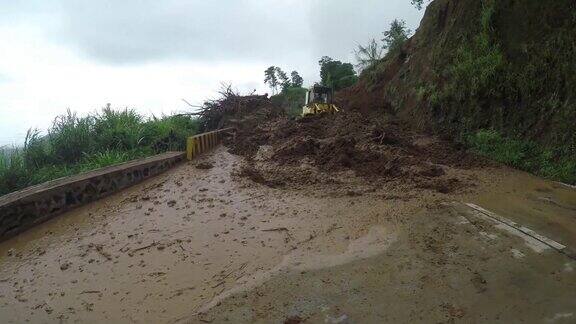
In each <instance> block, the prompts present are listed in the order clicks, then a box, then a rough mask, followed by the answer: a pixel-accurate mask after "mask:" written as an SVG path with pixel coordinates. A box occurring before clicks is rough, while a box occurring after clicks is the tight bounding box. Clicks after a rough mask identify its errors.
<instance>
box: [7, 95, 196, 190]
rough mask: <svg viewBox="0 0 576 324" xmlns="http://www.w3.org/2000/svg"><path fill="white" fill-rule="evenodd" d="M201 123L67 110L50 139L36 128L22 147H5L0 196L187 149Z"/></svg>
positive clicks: (118, 112)
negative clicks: (48, 182) (81, 173)
mask: <svg viewBox="0 0 576 324" xmlns="http://www.w3.org/2000/svg"><path fill="white" fill-rule="evenodd" d="M198 126H199V122H198V121H197V120H196V119H194V118H191V117H189V116H185V115H174V116H161V117H155V116H153V117H151V118H146V117H144V116H142V115H140V114H138V113H137V112H136V111H134V110H131V109H122V110H115V109H113V108H112V107H110V105H108V106H107V107H106V108H104V109H102V110H101V111H100V112H96V113H92V114H89V115H87V116H78V115H77V114H76V113H73V112H71V111H70V110H68V111H67V112H66V114H64V115H61V116H58V117H57V118H55V120H54V122H53V123H52V126H51V127H50V128H49V129H48V131H47V134H46V135H42V134H41V133H40V131H38V130H37V129H31V130H29V131H28V133H27V135H26V140H25V143H24V146H23V147H20V148H4V149H2V148H0V195H4V194H7V193H10V192H13V191H16V190H19V189H22V188H25V187H27V186H31V185H34V184H38V183H42V182H45V181H49V180H53V179H56V178H60V177H64V176H69V175H73V174H77V173H80V172H86V171H90V170H93V169H97V168H101V167H105V166H109V165H113V164H118V163H122V162H125V161H129V160H132V159H136V158H140V157H145V156H150V155H153V154H157V153H161V152H165V151H177V150H184V148H185V144H186V137H188V136H190V135H193V134H195V133H196V132H197V130H198Z"/></svg>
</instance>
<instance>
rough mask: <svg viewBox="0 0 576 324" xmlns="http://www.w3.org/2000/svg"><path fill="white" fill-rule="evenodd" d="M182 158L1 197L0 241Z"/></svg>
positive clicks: (171, 156) (168, 156) (173, 155)
mask: <svg viewBox="0 0 576 324" xmlns="http://www.w3.org/2000/svg"><path fill="white" fill-rule="evenodd" d="M184 159H185V153H184V152H168V153H164V154H160V155H156V156H152V157H148V158H144V159H139V160H134V161H130V162H127V163H122V164H118V165H113V166H109V167H105V168H101V169H98V170H94V171H90V172H87V173H82V174H78V175H74V176H71V177H66V178H61V179H56V180H53V181H49V182H45V183H42V184H39V185H36V186H32V187H28V188H26V189H23V190H20V191H16V192H13V193H10V194H7V195H5V196H2V197H0V241H3V240H5V239H8V238H10V237H12V236H14V235H16V234H18V233H20V232H22V231H25V230H26V229H28V228H31V227H33V226H34V225H36V224H39V223H41V222H44V221H46V220H48V219H51V218H53V217H55V216H57V215H59V214H62V213H64V212H66V211H69V210H71V209H74V208H76V207H79V206H81V205H84V204H86V203H89V202H92V201H95V200H98V199H100V198H103V197H106V196H108V195H111V194H113V193H115V192H118V191H119V190H122V189H124V188H127V187H129V186H132V185H134V184H136V183H138V182H141V181H143V180H144V179H147V178H150V177H153V176H155V175H157V174H159V173H162V172H164V171H166V170H168V169H170V168H171V167H173V166H174V165H176V164H177V163H179V162H182V161H184Z"/></svg>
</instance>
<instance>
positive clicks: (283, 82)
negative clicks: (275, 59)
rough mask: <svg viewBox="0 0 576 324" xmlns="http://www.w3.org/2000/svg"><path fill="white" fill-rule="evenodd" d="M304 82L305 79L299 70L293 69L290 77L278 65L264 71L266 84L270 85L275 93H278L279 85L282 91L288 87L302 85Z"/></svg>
mask: <svg viewBox="0 0 576 324" xmlns="http://www.w3.org/2000/svg"><path fill="white" fill-rule="evenodd" d="M303 83H304V80H303V79H302V77H301V76H300V74H298V72H297V71H292V72H291V73H290V78H288V75H287V74H286V72H284V71H282V69H281V68H279V67H277V66H270V67H269V68H267V69H266V70H265V71H264V84H266V85H268V86H269V87H270V89H271V90H272V94H273V95H274V94H276V93H278V87H280V88H281V91H285V90H286V89H288V88H299V87H302V84H303Z"/></svg>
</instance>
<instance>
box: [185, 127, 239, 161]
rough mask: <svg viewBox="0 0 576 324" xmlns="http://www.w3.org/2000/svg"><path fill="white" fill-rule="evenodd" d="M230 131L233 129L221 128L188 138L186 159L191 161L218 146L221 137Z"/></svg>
mask: <svg viewBox="0 0 576 324" xmlns="http://www.w3.org/2000/svg"><path fill="white" fill-rule="evenodd" d="M231 130H233V128H223V129H219V130H215V131H212V132H207V133H202V134H198V135H194V136H192V137H188V140H187V141H186V158H188V160H192V159H193V158H195V157H196V156H198V155H200V154H202V153H204V152H207V151H209V150H210V149H212V148H214V147H216V146H217V145H218V144H220V141H221V140H222V135H223V134H224V133H225V132H229V131H231Z"/></svg>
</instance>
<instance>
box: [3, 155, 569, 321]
mask: <svg viewBox="0 0 576 324" xmlns="http://www.w3.org/2000/svg"><path fill="white" fill-rule="evenodd" d="M202 162H211V163H212V164H213V168H209V169H205V168H197V167H196V166H197V165H198V164H200V163H202ZM241 163H242V161H241V160H240V158H238V157H236V156H233V155H230V154H228V153H227V152H226V151H225V149H223V148H219V149H217V150H216V151H215V152H214V153H212V154H209V155H207V156H205V157H203V158H202V159H201V160H199V161H198V162H195V163H188V164H183V165H181V166H179V167H177V168H175V169H173V170H171V171H169V172H168V173H166V174H164V175H161V176H159V177H157V178H154V179H151V180H149V181H147V182H145V183H142V184H140V185H138V186H135V187H133V188H131V189H128V190H125V191H123V192H121V193H119V194H117V195H115V196H113V197H109V198H106V199H104V200H101V201H99V202H97V203H93V204H90V205H87V206H85V207H83V208H80V209H77V210H75V211H73V212H70V213H68V214H65V215H63V216H61V217H58V218H56V219H53V220H51V221H49V222H47V223H44V224H42V225H40V226H38V227H36V228H34V229H31V230H29V231H27V232H25V233H23V234H21V235H19V236H18V237H15V238H13V239H11V240H9V241H6V242H3V243H1V244H0V322H3V323H4V322H5V323H22V322H32V323H58V322H66V323H67V322H81V323H101V322H112V323H173V322H193V323H195V322H199V323H205V322H211V323H222V322H229V323H284V322H286V321H292V323H297V322H307V323H382V322H393V323H399V322H423V323H427V322H502V323H510V322H521V321H523V322H538V323H541V322H555V323H562V322H565V323H570V322H574V321H576V314H574V313H576V272H574V269H575V268H576V262H575V261H574V259H571V258H570V257H569V256H567V255H565V254H562V253H559V252H558V251H556V250H554V249H552V248H547V247H542V248H541V249H534V246H532V245H530V244H528V243H529V242H528V239H527V238H526V237H523V236H522V235H517V233H514V232H513V231H510V230H505V229H503V228H502V226H501V225H499V224H496V223H491V222H490V221H489V220H486V219H484V218H482V217H478V215H477V214H475V213H474V212H473V211H472V210H470V209H469V208H468V207H467V206H466V205H465V203H474V204H477V205H479V206H482V207H483V208H486V209H488V210H490V211H492V212H494V213H496V214H498V215H500V216H502V217H505V218H506V219H510V220H513V221H514V222H516V223H518V224H521V225H523V226H526V227H527V228H530V229H531V230H533V231H535V232H538V233H539V234H541V235H543V236H546V237H548V238H551V239H552V240H555V241H557V242H560V243H562V244H563V245H565V246H567V247H569V248H572V247H576V191H575V190H573V189H571V188H568V187H564V186H562V185H559V184H555V183H552V182H547V181H543V180H541V179H538V178H535V177H532V176H529V175H527V174H524V173H521V172H516V171H512V170H509V169H505V168H496V169H490V170H486V169H483V170H451V171H449V173H450V175H451V176H458V177H466V178H470V179H475V180H474V182H475V184H476V185H475V187H474V189H473V190H468V191H466V192H461V193H456V194H454V193H453V194H440V193H437V192H433V191H429V190H423V189H414V188H412V187H410V186H407V185H403V184H402V183H401V182H394V183H389V184H384V185H382V186H378V187H377V188H372V187H370V186H368V185H365V184H364V183H363V182H362V181H361V180H360V179H353V177H349V179H348V181H347V182H346V184H345V186H344V187H343V186H342V185H336V184H335V185H324V186H323V187H322V188H312V187H310V188H308V187H301V188H291V189H273V188H269V187H266V186H263V185H259V184H255V183H253V182H252V181H250V180H249V179H245V178H242V177H239V176H237V175H236V172H238V170H239V168H240V165H241ZM200 166H201V167H205V165H200Z"/></svg>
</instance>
